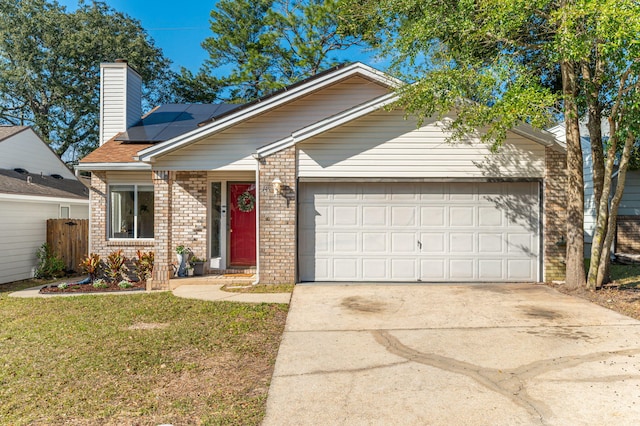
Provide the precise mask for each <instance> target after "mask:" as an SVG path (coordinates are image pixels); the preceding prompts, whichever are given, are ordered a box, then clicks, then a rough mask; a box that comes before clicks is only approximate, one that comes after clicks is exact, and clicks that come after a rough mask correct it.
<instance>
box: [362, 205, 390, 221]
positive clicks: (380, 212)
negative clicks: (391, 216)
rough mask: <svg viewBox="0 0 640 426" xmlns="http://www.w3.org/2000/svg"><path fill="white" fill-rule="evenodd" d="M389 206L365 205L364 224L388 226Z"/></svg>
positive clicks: (363, 212)
mask: <svg viewBox="0 0 640 426" xmlns="http://www.w3.org/2000/svg"><path fill="white" fill-rule="evenodd" d="M387 221H388V217H387V206H384V205H379V206H363V207H362V225H363V226H386V225H387V224H388V222H387Z"/></svg>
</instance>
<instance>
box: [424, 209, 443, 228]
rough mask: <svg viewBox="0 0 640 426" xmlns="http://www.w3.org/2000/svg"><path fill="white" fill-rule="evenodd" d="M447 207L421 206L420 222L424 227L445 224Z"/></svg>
mask: <svg viewBox="0 0 640 426" xmlns="http://www.w3.org/2000/svg"><path fill="white" fill-rule="evenodd" d="M445 216H446V208H445V207H444V206H433V207H420V223H421V225H422V227H428V226H436V227H440V226H444V225H445V220H444V219H445Z"/></svg>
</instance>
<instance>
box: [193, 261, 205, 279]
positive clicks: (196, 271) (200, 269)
mask: <svg viewBox="0 0 640 426" xmlns="http://www.w3.org/2000/svg"><path fill="white" fill-rule="evenodd" d="M191 267H193V275H196V276H201V275H204V259H201V258H199V257H197V256H193V257H192V258H191Z"/></svg>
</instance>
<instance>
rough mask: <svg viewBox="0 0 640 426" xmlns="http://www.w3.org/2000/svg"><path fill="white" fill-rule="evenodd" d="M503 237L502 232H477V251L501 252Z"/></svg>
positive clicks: (502, 249)
mask: <svg viewBox="0 0 640 426" xmlns="http://www.w3.org/2000/svg"><path fill="white" fill-rule="evenodd" d="M503 240H504V237H503V235H502V234H498V233H491V234H483V233H480V234H478V251H479V252H480V253H502V252H503V251H504V247H503V244H502V243H503Z"/></svg>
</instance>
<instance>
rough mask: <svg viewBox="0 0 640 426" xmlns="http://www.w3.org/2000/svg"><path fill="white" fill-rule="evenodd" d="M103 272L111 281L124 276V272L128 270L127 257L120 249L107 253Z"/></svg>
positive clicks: (118, 279)
mask: <svg viewBox="0 0 640 426" xmlns="http://www.w3.org/2000/svg"><path fill="white" fill-rule="evenodd" d="M105 263H106V270H105V274H106V275H107V277H109V279H111V281H120V280H121V279H123V278H124V277H125V274H126V273H127V271H128V270H129V268H127V265H126V263H127V258H126V257H125V255H124V251H123V250H122V249H120V250H116V251H113V252H111V253H109V256H107V260H106V262H105Z"/></svg>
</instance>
